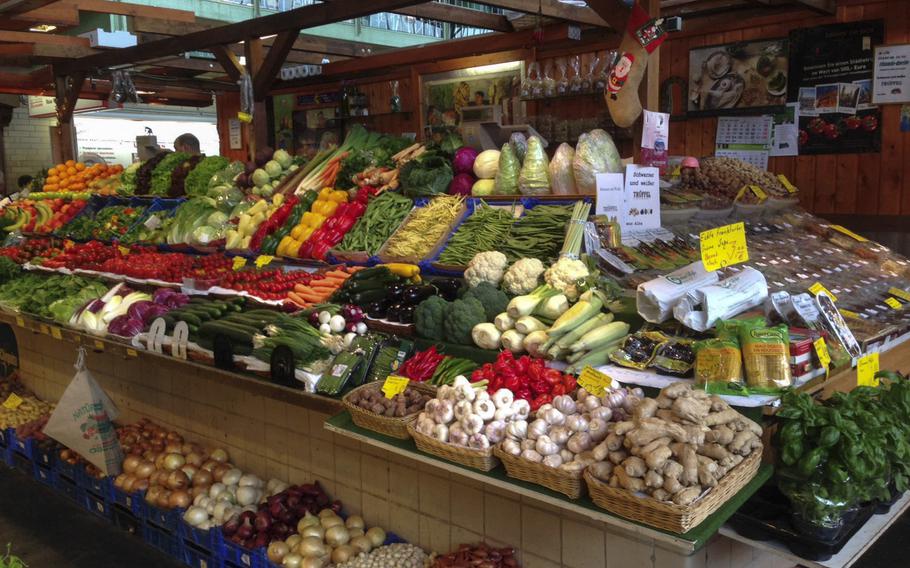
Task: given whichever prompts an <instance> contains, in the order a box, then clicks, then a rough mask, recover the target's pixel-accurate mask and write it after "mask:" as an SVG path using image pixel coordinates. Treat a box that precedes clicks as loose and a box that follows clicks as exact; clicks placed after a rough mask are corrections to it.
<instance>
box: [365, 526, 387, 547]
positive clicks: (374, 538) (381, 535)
mask: <svg viewBox="0 0 910 568" xmlns="http://www.w3.org/2000/svg"><path fill="white" fill-rule="evenodd" d="M366 537H367V538H368V539H370V542H372V543H373V546H374V547H376V546H382V543H384V542H385V531H384V530H382V529H381V528H379V527H372V528H371V529H370V530H368V531H367V534H366Z"/></svg>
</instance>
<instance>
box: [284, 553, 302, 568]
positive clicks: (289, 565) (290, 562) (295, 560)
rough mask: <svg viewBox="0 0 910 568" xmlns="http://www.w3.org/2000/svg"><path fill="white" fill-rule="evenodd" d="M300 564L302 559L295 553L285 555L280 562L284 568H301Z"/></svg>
mask: <svg viewBox="0 0 910 568" xmlns="http://www.w3.org/2000/svg"><path fill="white" fill-rule="evenodd" d="M302 563H303V557H302V556H300V555H299V554H297V553H296V552H292V553H290V554H288V555H286V556H285V557H284V559H283V560H282V561H281V565H282V566H284V568H302V565H303V564H302Z"/></svg>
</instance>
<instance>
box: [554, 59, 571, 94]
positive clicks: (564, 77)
mask: <svg viewBox="0 0 910 568" xmlns="http://www.w3.org/2000/svg"><path fill="white" fill-rule="evenodd" d="M568 93H569V66H568V64H567V63H566V61H565V60H564V59H558V60H557V61H556V94H557V95H566V94H568Z"/></svg>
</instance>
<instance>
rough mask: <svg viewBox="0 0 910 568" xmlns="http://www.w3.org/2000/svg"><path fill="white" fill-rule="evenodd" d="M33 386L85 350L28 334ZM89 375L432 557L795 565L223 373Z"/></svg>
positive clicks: (126, 414) (138, 361)
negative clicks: (664, 538) (508, 474)
mask: <svg viewBox="0 0 910 568" xmlns="http://www.w3.org/2000/svg"><path fill="white" fill-rule="evenodd" d="M16 331H17V337H18V340H19V360H20V369H21V375H22V380H23V382H25V384H26V385H27V386H28V387H29V388H31V389H32V390H34V391H35V392H36V393H37V394H38V395H39V396H41V397H42V398H45V399H47V400H58V399H59V398H60V396H61V395H62V394H63V391H64V389H65V388H66V386H67V385H68V384H69V381H70V379H71V378H72V376H73V372H74V370H73V363H74V361H75V358H76V352H75V347H74V345H73V344H71V343H65V342H61V341H57V340H54V339H52V338H51V337H49V336H45V335H39V334H34V333H31V332H27V331H24V330H21V329H17V330H16ZM88 367H89V369H90V371H91V372H92V374H93V375H94V377H95V378H96V379H97V380H98V382H99V383H100V384H101V385H102V387H103V388H104V389H105V391H106V392H107V393H108V395H110V397H111V398H112V399H113V400H114V402H115V403H116V404H117V407H118V408H119V410H120V412H121V418H120V420H121V421H122V422H131V421H134V420H137V419H139V418H143V417H145V418H149V419H151V420H154V421H156V422H158V423H160V424H162V425H164V426H167V427H169V428H173V429H175V430H178V431H180V432H183V433H184V434H185V435H186V436H187V437H188V438H190V439H193V440H195V441H199V442H201V443H203V444H206V445H210V446H221V447H224V448H226V449H227V450H228V451H229V452H230V454H231V459H232V461H233V462H234V463H236V464H237V465H238V466H239V467H241V468H242V469H245V470H249V471H252V472H254V473H256V474H258V475H264V476H271V477H277V478H279V479H285V480H288V481H290V482H292V483H299V482H307V481H311V480H313V479H318V480H319V481H320V482H321V483H323V484H324V486H325V487H326V489H327V491H329V493H330V494H331V495H334V496H336V497H337V498H339V499H341V500H342V501H343V502H344V505H345V509H346V510H347V511H349V512H356V513H360V514H362V515H363V516H364V518H365V519H366V521H367V523H368V524H378V525H381V526H383V527H386V528H388V529H390V530H392V531H394V532H396V533H398V534H399V535H401V536H402V537H403V538H405V539H407V540H409V541H412V542H416V543H418V544H420V545H421V546H423V547H424V548H427V549H432V550H436V551H447V550H449V549H450V548H451V547H453V546H455V545H457V544H459V543H461V542H472V541H479V540H486V541H487V542H491V543H496V544H507V543H508V544H510V545H513V546H515V547H516V548H518V549H520V551H521V560H522V565H523V566H525V567H526V568H553V567H557V566H566V567H571V568H595V567H601V566H608V567H610V568H614V567H616V568H650V567H654V568H657V567H661V568H662V567H693V568H694V567H702V566H709V567H710V568H759V567H761V568H778V567H780V568H782V567H784V566H790V565H791V564H790V563H787V562H784V561H782V560H779V559H777V558H776V557H774V556H768V555H760V553H759V552H758V551H756V550H754V549H752V548H750V547H748V546H746V545H743V544H740V543H736V542H734V541H732V540H729V539H726V538H723V537H719V536H718V537H715V539H714V540H712V542H711V543H709V544H708V545H707V546H706V547H704V548H702V549H701V550H700V551H698V552H696V553H695V554H694V555H692V556H689V557H682V556H680V555H679V554H678V553H676V552H674V551H671V550H666V549H664V548H661V547H660V546H655V544H654V543H653V541H650V540H642V539H639V538H636V536H635V535H634V534H630V533H622V532H619V530H618V529H617V528H616V527H607V526H606V525H604V524H602V523H595V522H593V521H591V520H590V519H588V518H585V517H581V516H578V515H575V514H574V513H569V512H566V511H564V510H561V509H558V508H555V507H551V506H548V505H545V504H543V503H540V502H539V501H536V500H533V499H530V498H527V497H522V496H519V495H517V494H514V493H509V492H503V491H502V490H499V489H495V490H494V489H493V488H490V487H485V486H484V485H483V484H480V483H477V482H475V481H472V480H468V479H465V478H464V477H461V476H459V475H457V474H449V473H447V472H444V471H442V470H440V469H438V468H434V467H432V466H428V465H424V464H418V463H417V462H415V461H412V460H409V459H407V458H403V457H400V456H396V455H393V454H391V453H387V452H385V451H384V450H379V449H376V448H372V447H370V446H366V445H362V444H360V443H358V442H355V441H351V440H349V439H346V438H344V437H341V436H338V435H335V434H332V433H330V432H328V431H326V430H325V429H324V428H323V422H324V421H325V419H326V418H328V415H326V414H323V413H319V412H314V411H311V410H307V409H304V408H302V407H299V406H296V405H292V404H288V403H284V402H281V401H277V400H273V399H270V398H267V397H264V396H261V395H253V394H250V393H249V392H246V391H244V390H242V389H240V388H238V387H236V386H233V385H231V384H230V383H229V382H226V381H225V380H224V377H223V376H222V375H220V374H219V373H217V372H212V371H208V370H205V369H199V368H196V367H192V366H188V365H184V364H181V363H179V362H176V361H169V360H162V359H158V358H154V359H153V358H150V357H146V356H140V357H139V358H123V357H118V356H115V355H113V354H109V353H94V352H92V353H89V354H88Z"/></svg>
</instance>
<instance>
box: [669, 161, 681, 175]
mask: <svg viewBox="0 0 910 568" xmlns="http://www.w3.org/2000/svg"><path fill="white" fill-rule="evenodd" d="M680 175H682V164H679V165H677V166H676V167H675V168H674V169H673V171H672V172H671V173H670V177H679V176H680Z"/></svg>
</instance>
